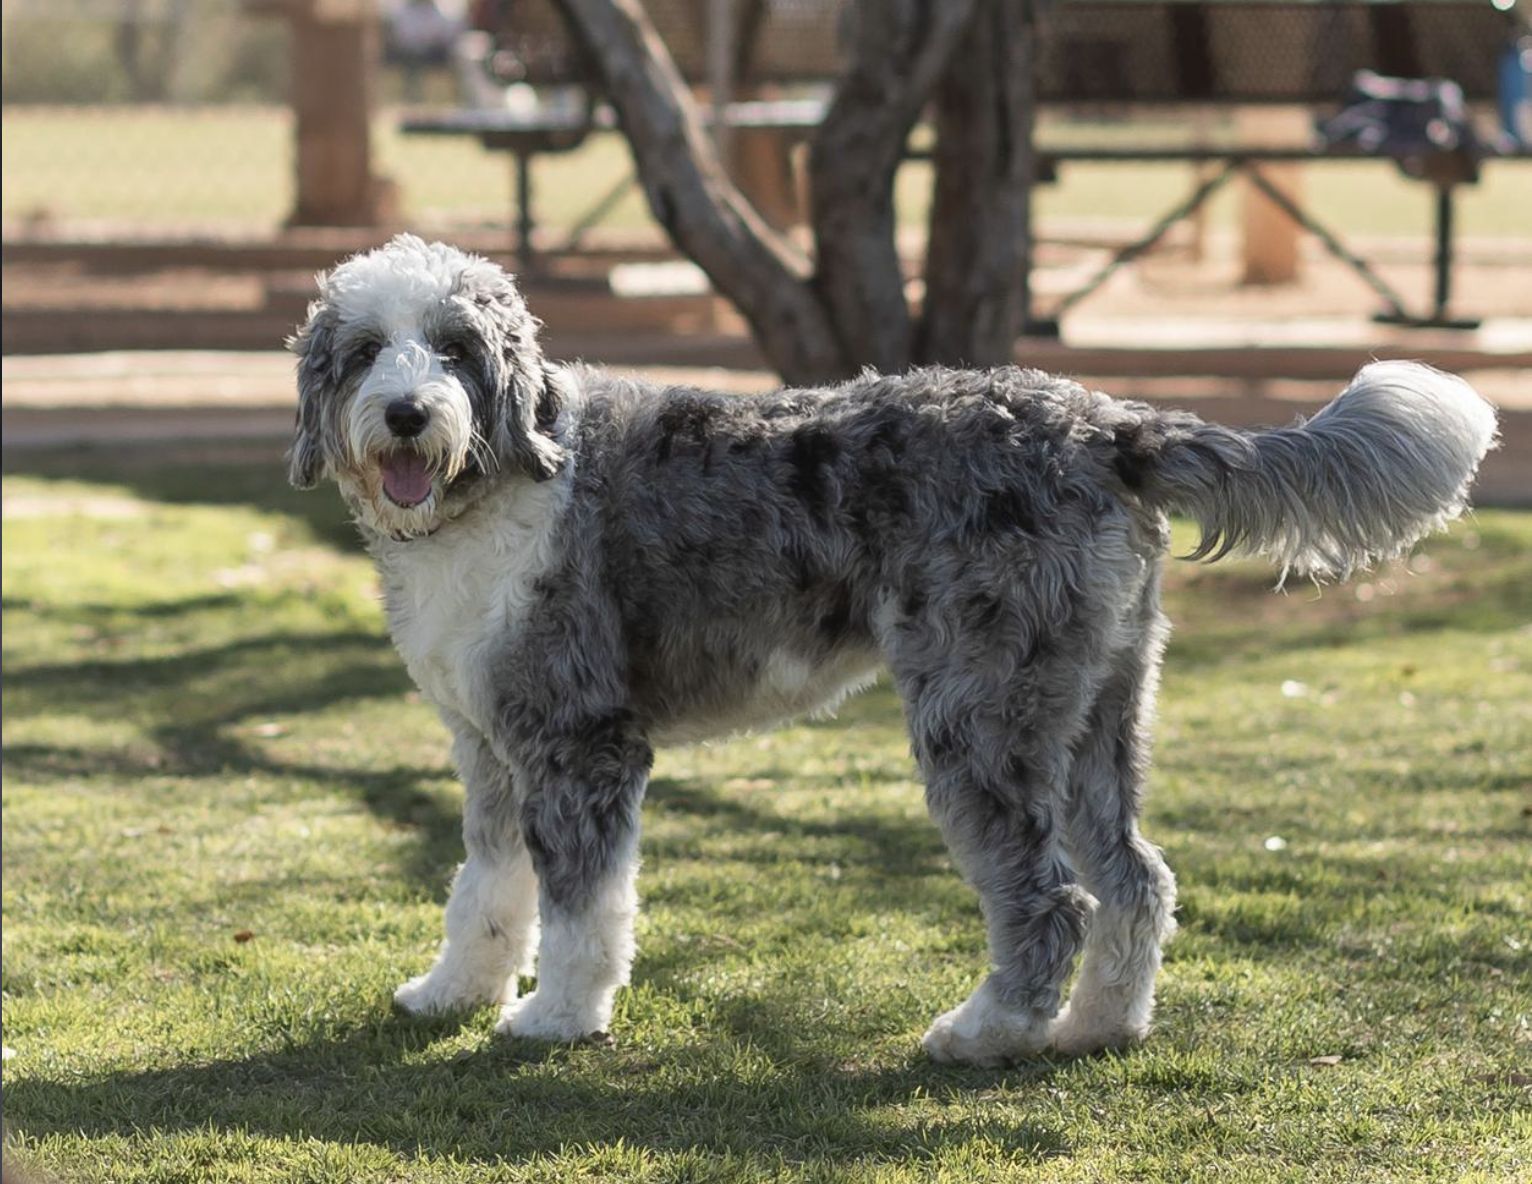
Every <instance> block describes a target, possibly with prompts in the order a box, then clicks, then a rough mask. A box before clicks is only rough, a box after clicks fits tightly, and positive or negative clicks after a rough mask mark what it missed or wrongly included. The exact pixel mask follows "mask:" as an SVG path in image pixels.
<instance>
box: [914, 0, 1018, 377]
mask: <svg viewBox="0 0 1532 1184" xmlns="http://www.w3.org/2000/svg"><path fill="white" fill-rule="evenodd" d="M1030 3H1031V0H979V9H978V12H977V13H976V15H975V19H974V20H973V21H972V22H971V23H970V25H969V26H968V29H967V33H966V36H965V37H964V39H963V42H962V44H961V45H959V47H958V49H957V52H956V53H954V54H953V55H952V57H951V59H950V60H949V61H948V63H947V69H946V71H945V73H944V74H943V75H942V78H941V81H940V83H939V84H938V85H937V88H936V97H935V102H936V151H935V164H936V180H935V193H934V195H933V199H932V203H931V220H930V232H929V238H928V242H927V247H926V270H925V278H926V295H925V304H924V309H923V314H922V318H921V324H920V329H919V333H918V342H917V346H916V357H917V359H918V360H920V361H925V362H942V363H945V364H947V365H963V366H1000V365H1004V364H1006V363H1008V362H1010V360H1011V357H1012V350H1013V348H1014V346H1015V342H1016V337H1017V335H1018V334H1019V333H1020V332H1021V329H1022V321H1023V318H1024V317H1025V315H1026V307H1025V305H1026V293H1027V286H1026V277H1027V272H1028V268H1029V263H1030V250H1031V244H1030V242H1029V241H1028V235H1029V227H1030V224H1031V218H1030V202H1031V192H1032V177H1033V163H1032V151H1031V146H1032V125H1033V121H1034V118H1035V102H1034V98H1033V95H1034V61H1035V52H1036V27H1035V24H1034V23H1033V17H1032V15H1031V13H1030V12H1029V5H1030Z"/></svg>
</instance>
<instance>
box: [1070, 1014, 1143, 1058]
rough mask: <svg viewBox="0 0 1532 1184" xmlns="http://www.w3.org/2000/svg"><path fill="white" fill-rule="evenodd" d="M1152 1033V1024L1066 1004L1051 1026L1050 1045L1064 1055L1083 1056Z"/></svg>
mask: <svg viewBox="0 0 1532 1184" xmlns="http://www.w3.org/2000/svg"><path fill="white" fill-rule="evenodd" d="M1148 1034H1149V1025H1148V1024H1147V1023H1145V1024H1138V1025H1135V1024H1131V1023H1129V1022H1128V1021H1126V1020H1122V1019H1117V1020H1109V1019H1105V1018H1103V1017H1101V1016H1092V1015H1090V1014H1089V1013H1088V1012H1087V1011H1085V1010H1083V1009H1081V1008H1075V1007H1065V1008H1064V1010H1063V1011H1061V1012H1059V1014H1058V1016H1057V1017H1056V1018H1055V1019H1054V1021H1053V1023H1052V1024H1050V1025H1049V1026H1048V1047H1050V1048H1052V1049H1054V1050H1055V1051H1057V1052H1060V1053H1063V1054H1064V1055H1065V1056H1071V1057H1080V1056H1085V1055H1086V1054H1087V1053H1093V1052H1100V1051H1101V1050H1102V1049H1104V1048H1127V1047H1128V1046H1129V1045H1133V1044H1137V1043H1138V1042H1139V1041H1141V1040H1142V1039H1143V1038H1144V1037H1145V1036H1147V1035H1148Z"/></svg>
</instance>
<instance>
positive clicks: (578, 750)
mask: <svg viewBox="0 0 1532 1184" xmlns="http://www.w3.org/2000/svg"><path fill="white" fill-rule="evenodd" d="M532 747H533V748H534V751H533V752H530V753H529V754H528V759H527V762H526V763H527V768H528V770H529V772H530V774H531V776H532V784H531V785H530V787H529V792H528V794H527V797H526V800H525V803H524V805H523V809H522V830H523V833H524V835H525V837H526V843H527V847H528V849H529V850H530V851H531V853H532V859H533V863H534V866H535V867H536V869H537V875H538V881H539V884H540V888H541V892H540V907H541V913H542V944H541V948H540V950H539V953H538V966H537V989H536V990H535V991H533V993H532V994H531V995H528V996H527V997H526V998H525V999H523V1000H521V1001H520V1002H517V1003H514V1004H511V1005H509V1006H507V1007H505V1008H504V1009H503V1010H502V1012H501V1017H500V1023H499V1024H498V1025H497V1026H496V1029H495V1030H496V1031H497V1032H502V1033H507V1034H509V1035H512V1036H525V1037H530V1038H532V1039H534V1040H557V1041H567V1040H581V1039H586V1038H590V1037H593V1036H604V1035H605V1033H606V1031H607V1028H608V1026H609V1025H610V1023H611V1019H612V1004H613V1000H614V998H615V996H616V994H617V988H618V987H620V986H622V985H624V984H625V983H626V982H627V981H628V971H629V969H630V967H631V966H632V963H633V921H634V917H635V916H636V914H637V912H638V895H637V891H636V886H635V881H636V878H637V875H638V814H639V806H640V804H641V802H642V799H643V793H644V787H645V785H646V784H647V781H648V776H649V767H650V764H651V763H652V761H653V753H652V751H651V750H650V748H649V746H648V744H647V743H646V742H645V741H644V739H643V736H642V735H641V734H640V733H639V732H638V731H637V729H636V728H634V727H633V726H632V725H631V723H630V722H629V721H628V720H627V718H626V716H625V715H624V714H622V713H619V714H617V715H615V716H608V717H605V718H602V719H595V720H591V721H589V722H588V723H587V724H586V725H585V726H584V727H581V728H579V729H577V730H575V731H574V732H573V733H572V734H563V735H560V736H558V737H541V738H539V740H538V741H537V743H536V744H535V745H533V746H532Z"/></svg>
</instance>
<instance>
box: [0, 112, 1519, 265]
mask: <svg viewBox="0 0 1532 1184" xmlns="http://www.w3.org/2000/svg"><path fill="white" fill-rule="evenodd" d="M397 125H398V120H397V117H396V116H395V115H394V114H392V113H389V114H387V115H385V116H383V117H381V118H380V119H379V120H378V123H377V128H376V132H375V136H374V150H375V152H376V154H377V159H378V168H379V170H380V171H381V172H383V173H385V174H387V175H389V176H391V177H393V178H394V179H395V180H396V181H397V182H398V183H399V185H400V187H401V200H402V205H403V209H404V212H405V214H406V216H407V217H408V218H410V219H411V220H422V219H423V220H426V221H428V222H436V223H444V222H454V223H461V222H474V221H491V222H504V221H506V220H507V219H508V218H509V211H510V202H511V167H510V159H509V157H508V156H507V155H506V154H504V153H490V152H485V151H483V150H482V149H480V148H479V147H478V145H477V143H476V142H474V141H471V140H466V139H460V138H456V137H453V138H446V137H419V136H403V135H401V134H400V133H399V131H398V130H397ZM1087 131H1088V129H1087ZM1082 134H1085V133H1084V132H1081V131H1078V130H1073V129H1054V130H1052V131H1050V132H1049V135H1050V136H1051V137H1052V138H1053V139H1055V140H1060V139H1068V140H1078V139H1079V138H1080V137H1081V135H1082ZM1112 134H1114V135H1120V133H1117V132H1113V133H1112ZM291 136H292V131H291V120H290V118H289V116H288V113H287V112H286V111H285V110H284V109H282V108H275V107H200V108H187V109H174V108H142V107H87V108H62V107H54V108H47V107H27V106H17V105H12V106H9V107H7V108H6V109H5V110H4V112H3V114H0V160H3V168H0V172H3V176H4V182H5V184H4V192H3V199H0V213H3V215H4V217H6V218H8V219H9V218H24V217H28V216H31V215H34V214H37V213H39V212H42V211H47V212H51V214H52V215H53V216H55V217H57V218H61V219H65V220H68V219H79V218H86V219H109V220H113V221H121V222H126V223H133V222H139V223H142V224H144V225H154V226H158V227H161V228H165V227H174V226H176V225H178V224H187V223H195V224H198V225H204V224H217V223H224V224H229V225H241V224H243V225H253V226H256V227H259V228H262V229H269V228H270V227H272V226H275V225H276V224H278V223H279V222H280V221H281V220H282V219H283V218H284V217H285V216H286V215H287V214H288V212H289V211H290V208H291V205H292V186H291V166H290V158H291V152H292V148H291ZM1162 138H1163V137H1162ZM629 169H630V164H629V160H628V153H627V148H626V146H625V145H624V144H623V143H622V142H621V141H620V140H619V139H618V138H616V137H614V136H595V137H592V138H591V139H590V140H589V141H588V142H587V145H586V146H585V147H584V148H582V149H581V150H579V151H578V152H574V153H571V154H568V155H563V156H547V157H543V158H541V159H540V160H539V162H538V165H537V168H536V173H535V178H536V188H535V193H534V200H535V202H536V206H537V211H538V216H539V219H540V221H541V224H542V225H545V226H548V227H550V228H557V227H568V226H571V225H573V223H574V222H575V220H576V219H577V218H579V217H580V216H581V215H582V214H583V213H584V212H585V211H586V210H587V209H589V208H590V207H591V206H592V205H594V204H595V202H596V201H597V199H598V198H599V197H600V196H601V195H602V194H604V193H605V192H606V191H607V189H608V188H609V187H610V186H612V185H613V184H615V183H616V182H617V181H618V180H620V179H621V178H622V177H623V176H625V175H626V174H627V172H628V171H629ZM1191 185H1192V178H1191V170H1190V168H1189V167H1188V166H1186V165H1179V164H1162V165H1154V164H1141V165H1132V166H1124V165H1087V164H1078V165H1071V166H1069V167H1067V168H1066V169H1064V170H1063V173H1062V178H1061V181H1060V183H1059V184H1056V185H1049V186H1045V187H1043V188H1042V189H1040V190H1039V192H1038V199H1037V201H1038V216H1039V218H1040V219H1041V220H1042V222H1043V223H1044V224H1045V225H1046V222H1047V220H1048V219H1050V218H1053V217H1060V216H1064V217H1069V218H1080V217H1101V218H1120V219H1125V220H1131V221H1135V222H1139V223H1144V224H1147V223H1148V222H1149V221H1150V220H1152V219H1153V218H1154V217H1155V216H1156V215H1158V214H1159V213H1161V212H1162V211H1163V210H1165V209H1167V208H1169V207H1170V206H1171V205H1172V204H1173V203H1175V202H1176V201H1177V200H1179V199H1180V198H1181V197H1183V196H1185V195H1186V193H1187V192H1189V190H1190V189H1191ZM1305 186H1306V190H1305V191H1306V193H1307V195H1308V197H1309V199H1310V201H1309V204H1310V205H1311V207H1312V210H1313V212H1314V213H1315V214H1316V215H1317V216H1318V217H1319V218H1320V219H1321V220H1323V221H1325V222H1327V223H1329V224H1332V225H1333V226H1334V228H1335V229H1337V230H1339V231H1341V232H1343V233H1345V232H1358V231H1360V232H1365V233H1377V234H1398V235H1419V236H1422V238H1424V237H1426V236H1428V235H1429V234H1430V233H1431V227H1432V221H1431V219H1432V216H1433V214H1432V196H1431V191H1430V189H1429V187H1427V186H1424V185H1421V184H1419V183H1416V182H1411V181H1406V180H1404V179H1403V178H1401V177H1399V176H1398V174H1397V172H1396V171H1395V169H1394V168H1393V166H1391V165H1388V164H1384V163H1378V164H1372V163H1360V164H1357V163H1346V164H1325V165H1315V166H1313V167H1311V168H1309V169H1308V170H1307V172H1306V177H1305ZM929 197H930V168H929V166H927V165H924V164H920V163H913V164H910V165H907V166H906V167H905V168H904V169H903V170H902V171H901V173H900V179H899V188H898V200H899V205H900V211H901V217H902V218H903V220H904V221H905V222H907V223H909V224H923V221H924V218H925V212H926V209H927V206H928V203H929ZM1529 208H1532V169H1528V168H1526V167H1523V166H1512V165H1496V164H1493V163H1491V164H1490V165H1488V166H1487V167H1486V169H1485V170H1484V179H1483V181H1482V183H1481V184H1479V185H1477V186H1469V187H1466V188H1464V189H1462V190H1460V191H1459V197H1458V202H1457V219H1458V223H1457V225H1458V228H1459V231H1460V232H1461V233H1464V234H1468V235H1487V236H1497V237H1505V238H1520V239H1525V238H1526V237H1527V235H1528V230H1527V220H1526V215H1525V211H1526V210H1527V209H1529ZM1235 214H1236V207H1235V204H1234V194H1233V193H1232V192H1230V193H1227V194H1223V195H1220V197H1219V198H1218V199H1216V200H1215V202H1214V206H1213V212H1212V218H1213V219H1214V221H1215V222H1218V223H1229V222H1232V220H1233V218H1234V217H1235ZM648 223H649V214H648V210H647V208H646V207H645V205H644V202H643V198H642V197H641V195H640V194H639V193H638V192H637V191H636V190H632V191H630V192H629V193H628V195H627V197H626V198H625V199H624V200H623V201H622V202H620V203H619V204H618V206H617V207H616V209H614V210H613V212H612V214H611V217H610V218H608V219H607V224H608V225H613V226H638V225H646V224H648Z"/></svg>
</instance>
